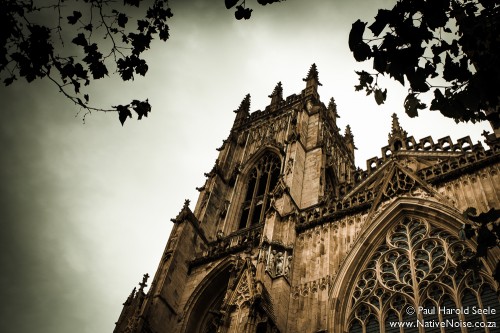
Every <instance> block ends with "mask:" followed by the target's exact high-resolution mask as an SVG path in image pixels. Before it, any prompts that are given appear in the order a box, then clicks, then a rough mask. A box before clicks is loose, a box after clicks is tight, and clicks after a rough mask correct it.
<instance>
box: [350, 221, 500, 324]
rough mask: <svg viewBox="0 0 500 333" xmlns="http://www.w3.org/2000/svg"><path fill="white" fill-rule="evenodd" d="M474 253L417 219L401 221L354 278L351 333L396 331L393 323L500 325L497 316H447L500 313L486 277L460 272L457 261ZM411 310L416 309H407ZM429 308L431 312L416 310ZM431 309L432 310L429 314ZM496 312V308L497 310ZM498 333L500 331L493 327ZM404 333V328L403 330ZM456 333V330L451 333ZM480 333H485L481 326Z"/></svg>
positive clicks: (499, 318) (499, 307)
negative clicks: (476, 311) (491, 310)
mask: <svg viewBox="0 0 500 333" xmlns="http://www.w3.org/2000/svg"><path fill="white" fill-rule="evenodd" d="M472 255H473V252H472V250H471V249H470V248H469V247H468V246H467V244H466V243H465V242H463V241H461V240H459V239H458V238H457V237H455V236H454V235H451V234H450V233H448V232H447V231H445V230H442V229H439V228H436V227H435V226H433V225H432V224H430V223H429V222H428V221H426V220H424V219H421V218H414V217H411V218H410V217H405V218H404V219H402V221H401V222H400V223H398V224H397V225H395V226H394V227H393V228H392V229H391V230H390V232H388V234H387V236H386V239H385V241H384V242H383V243H382V244H381V245H379V247H378V249H377V250H376V252H375V253H374V254H373V255H372V256H371V257H370V258H369V260H368V261H367V264H366V266H365V268H364V269H363V270H362V271H361V272H360V274H359V275H358V277H357V279H356V280H355V281H356V284H355V287H354V292H353V294H352V299H351V307H350V311H349V317H348V327H349V331H348V332H350V333H368V332H370V333H371V332H393V331H394V332H400V328H399V327H396V328H394V327H391V325H390V323H391V322H403V321H405V322H408V321H413V322H417V320H418V321H420V322H421V323H422V322H425V321H433V322H435V323H438V322H443V321H446V320H447V319H448V320H455V321H460V320H461V321H475V322H488V321H496V322H497V323H498V324H500V314H499V313H495V314H488V315H486V314H479V315H477V314H475V315H472V314H471V313H472V311H470V312H469V314H463V313H445V312H443V311H439V309H442V308H444V307H446V308H448V309H462V308H467V307H469V308H470V309H472V307H473V306H476V308H480V309H485V308H488V306H490V307H491V308H494V309H500V302H499V299H498V296H497V295H496V293H495V291H494V288H493V287H492V286H491V285H490V282H491V281H490V280H489V278H488V277H487V276H486V275H485V274H484V272H483V271H481V272H480V273H479V274H476V275H474V274H473V273H472V272H470V271H469V272H466V273H464V272H462V271H460V270H458V269H457V263H458V262H460V261H461V260H463V259H464V258H468V257H470V256H472ZM409 307H412V308H413V309H415V311H413V312H412V311H411V310H410V311H408V308H409ZM419 307H421V309H426V310H427V309H428V310H429V311H426V310H424V311H418V309H419ZM432 309H434V312H432ZM497 312H498V310H497ZM453 329H454V330H456V328H446V329H444V331H441V328H439V327H438V328H437V330H436V328H435V327H432V328H430V327H427V328H424V329H423V330H420V331H419V329H418V328H417V327H415V328H412V329H410V328H405V329H404V332H413V331H415V332H426V333H428V332H452V331H453ZM497 329H498V328H497ZM401 332H403V330H402V331H401ZM453 332H454V331H453ZM480 332H492V331H491V330H490V331H488V328H482V331H480Z"/></svg>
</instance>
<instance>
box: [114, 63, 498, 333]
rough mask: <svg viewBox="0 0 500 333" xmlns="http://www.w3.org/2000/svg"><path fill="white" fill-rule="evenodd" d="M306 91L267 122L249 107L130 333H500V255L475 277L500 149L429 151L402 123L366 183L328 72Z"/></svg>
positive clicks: (182, 222)
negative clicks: (476, 229) (478, 222)
mask: <svg viewBox="0 0 500 333" xmlns="http://www.w3.org/2000/svg"><path fill="white" fill-rule="evenodd" d="M303 80H304V82H305V84H304V85H305V87H304V89H303V90H302V91H301V92H299V93H298V94H293V95H290V96H288V97H286V98H284V97H283V90H282V87H281V83H278V84H277V85H276V87H275V89H274V91H273V92H272V93H271V95H270V96H269V97H270V104H269V105H268V106H267V107H266V108H265V109H264V110H257V111H254V112H250V95H247V96H246V97H245V98H244V99H243V101H242V102H241V104H240V105H239V107H238V108H237V110H235V111H234V112H235V114H236V116H235V119H234V123H233V126H232V128H231V131H230V133H229V135H228V136H227V138H226V139H225V140H224V141H223V144H222V146H221V147H220V148H218V149H217V150H218V151H219V155H218V158H217V160H216V161H215V165H214V166H213V168H212V170H211V171H210V172H208V173H206V174H205V175H206V182H205V184H204V185H203V186H201V187H200V188H198V191H199V192H200V194H199V198H198V201H197V202H196V204H195V205H192V204H190V202H189V201H188V200H186V202H185V204H184V206H183V207H182V209H181V210H180V212H179V214H178V215H177V217H175V218H173V219H172V222H173V228H172V232H171V234H170V237H169V239H168V242H167V244H166V247H165V250H164V252H163V256H162V258H161V260H160V263H159V265H158V269H157V271H156V273H155V275H154V277H153V278H152V280H151V281H147V280H148V277H149V276H148V275H147V274H146V275H145V276H144V278H143V280H142V282H141V283H140V284H139V288H138V289H135V288H134V290H133V291H132V293H131V294H130V296H129V297H128V298H127V299H126V301H125V303H124V305H123V310H122V312H121V314H120V317H119V318H118V321H117V323H116V328H115V330H114V332H115V333H215V332H220V333H319V332H329V333H337V332H338V333H343V332H346V333H347V332H349V333H372V332H419V333H423V332H462V333H465V332H489V333H494V332H500V302H499V298H498V292H497V291H498V284H497V282H496V281H495V279H494V278H493V274H494V272H495V267H496V265H497V261H498V260H499V258H500V250H499V248H498V246H489V248H488V249H487V255H485V256H483V257H481V258H480V259H478V264H477V265H476V267H475V268H474V269H469V268H467V267H465V268H464V266H463V265H461V263H462V262H464V260H467V259H468V258H471V257H474V256H476V250H477V249H478V243H477V237H472V238H470V237H461V236H463V231H464V226H465V225H470V221H469V219H468V217H469V215H468V214H464V211H466V210H468V211H474V210H475V213H474V214H480V213H484V212H487V211H490V210H491V209H492V208H493V209H499V208H500V200H499V198H500V174H499V157H500V145H499V143H500V140H499V139H498V135H497V134H489V133H487V132H485V133H484V134H483V135H484V136H485V140H484V143H483V144H481V143H473V142H472V141H471V139H470V138H469V137H465V138H462V139H458V140H457V141H456V142H453V141H452V140H451V139H450V137H444V138H440V139H438V140H435V139H433V138H432V137H425V138H417V139H416V138H414V137H413V136H411V135H409V134H408V133H407V132H406V131H405V130H404V129H403V128H402V127H401V126H400V124H399V121H398V118H397V116H396V115H395V114H394V115H393V116H392V123H391V119H388V132H389V133H388V141H387V145H386V146H385V147H382V148H381V153H380V156H378V157H373V158H371V159H369V160H368V161H367V162H366V168H365V169H361V168H357V167H356V166H355V163H354V150H355V149H356V148H355V145H354V137H353V133H351V129H350V128H349V126H347V127H346V128H345V130H343V131H341V130H340V129H339V127H338V126H337V123H336V122H337V118H338V117H339V116H338V113H337V106H336V104H335V101H334V99H333V98H332V99H330V101H329V103H328V105H326V104H324V103H323V102H321V100H320V96H319V94H318V86H319V85H321V83H320V82H319V79H318V72H317V69H316V65H314V64H313V65H312V66H311V68H310V69H309V71H308V73H307V76H306V78H304V79H303ZM493 222H495V221H492V223H493ZM492 223H490V225H491V224H492ZM148 283H149V287H148V285H147V284H148ZM147 287H148V288H147Z"/></svg>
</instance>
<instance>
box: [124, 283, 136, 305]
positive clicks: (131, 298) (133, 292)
mask: <svg viewBox="0 0 500 333" xmlns="http://www.w3.org/2000/svg"><path fill="white" fill-rule="evenodd" d="M135 292H136V289H135V287H134V289H132V292H131V293H130V295H129V296H128V298H127V300H126V301H125V303H123V305H129V304H130V303H132V300H133V299H134V297H135Z"/></svg>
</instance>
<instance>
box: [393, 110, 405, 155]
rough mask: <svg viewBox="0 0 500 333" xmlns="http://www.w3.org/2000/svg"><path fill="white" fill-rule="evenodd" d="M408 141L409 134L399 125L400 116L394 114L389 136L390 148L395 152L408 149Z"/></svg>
mask: <svg viewBox="0 0 500 333" xmlns="http://www.w3.org/2000/svg"><path fill="white" fill-rule="evenodd" d="M406 139H407V133H406V131H404V130H403V128H402V127H401V125H400V124H399V119H398V116H397V115H396V114H395V113H393V114H392V127H391V133H390V134H389V146H391V148H392V150H393V151H397V150H399V149H401V148H406Z"/></svg>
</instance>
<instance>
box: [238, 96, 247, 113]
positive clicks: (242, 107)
mask: <svg viewBox="0 0 500 333" xmlns="http://www.w3.org/2000/svg"><path fill="white" fill-rule="evenodd" d="M241 111H243V112H250V94H247V95H246V96H245V98H243V100H242V101H241V103H240V106H239V107H238V109H237V110H235V111H234V112H235V113H239V112H241Z"/></svg>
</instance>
